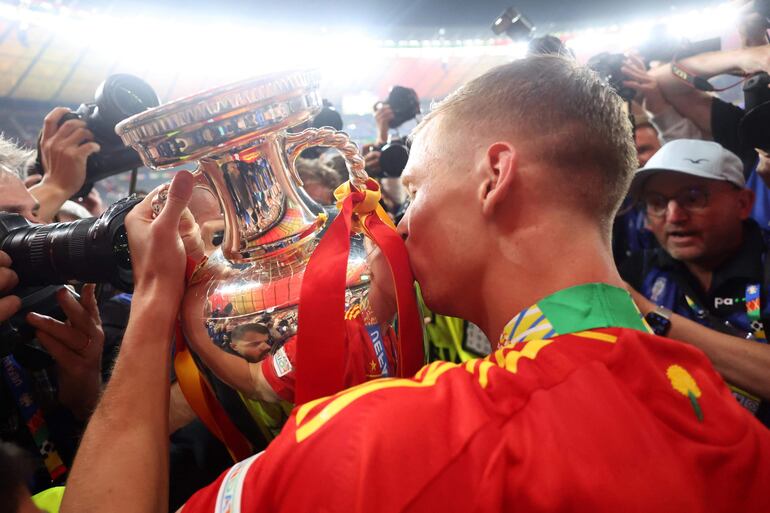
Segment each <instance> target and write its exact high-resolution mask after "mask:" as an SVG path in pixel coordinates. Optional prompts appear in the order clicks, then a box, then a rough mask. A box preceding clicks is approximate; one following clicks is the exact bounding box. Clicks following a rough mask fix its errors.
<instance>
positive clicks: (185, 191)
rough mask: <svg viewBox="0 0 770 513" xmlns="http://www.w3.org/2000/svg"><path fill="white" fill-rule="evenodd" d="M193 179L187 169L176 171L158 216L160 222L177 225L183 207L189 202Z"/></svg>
mask: <svg viewBox="0 0 770 513" xmlns="http://www.w3.org/2000/svg"><path fill="white" fill-rule="evenodd" d="M194 181H195V179H194V178H193V175H192V174H190V172H189V171H178V172H177V174H176V175H174V179H173V180H172V181H171V187H170V188H169V190H168V198H167V199H166V204H165V205H163V210H162V211H161V213H160V215H159V216H158V220H159V221H161V222H162V223H164V224H165V223H169V224H171V225H173V226H174V227H176V226H178V225H179V220H180V219H181V218H182V213H183V212H184V209H185V208H187V204H188V203H189V202H190V198H191V197H192V191H193V183H194Z"/></svg>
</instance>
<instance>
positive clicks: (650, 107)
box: [623, 55, 702, 144]
mask: <svg viewBox="0 0 770 513" xmlns="http://www.w3.org/2000/svg"><path fill="white" fill-rule="evenodd" d="M623 73H624V74H625V76H626V80H624V81H623V85H625V86H626V87H631V88H633V89H634V90H635V91H636V92H637V98H636V101H638V102H639V103H640V104H641V105H642V108H643V109H644V110H645V112H647V115H648V117H649V120H650V123H651V124H652V126H653V127H655V130H656V131H657V132H658V139H659V140H660V143H661V144H666V143H667V142H669V141H673V140H674V139H700V138H701V137H702V134H701V132H700V130H699V129H698V127H697V126H695V124H694V123H693V122H692V121H690V120H689V119H687V118H686V117H684V116H682V115H681V114H680V113H679V112H677V110H676V109H675V108H674V107H672V106H671V104H670V103H668V102H667V101H666V99H665V98H664V97H663V93H661V91H660V87H658V81H657V80H655V77H653V76H652V75H651V74H650V73H649V72H648V71H647V69H646V68H645V66H644V62H642V60H641V58H639V57H637V56H636V55H629V56H628V57H627V58H626V63H625V65H624V66H623Z"/></svg>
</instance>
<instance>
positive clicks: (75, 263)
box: [0, 196, 141, 292]
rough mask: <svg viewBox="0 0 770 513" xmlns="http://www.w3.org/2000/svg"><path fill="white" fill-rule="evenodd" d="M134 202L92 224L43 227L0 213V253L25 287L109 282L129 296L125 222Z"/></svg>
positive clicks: (123, 203)
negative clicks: (71, 281) (5, 254)
mask: <svg viewBox="0 0 770 513" xmlns="http://www.w3.org/2000/svg"><path fill="white" fill-rule="evenodd" d="M139 201H141V200H140V199H139V198H137V197H136V196H130V197H128V198H124V199H122V200H120V201H118V202H117V203H115V204H113V205H111V206H110V207H109V208H108V209H107V210H106V211H105V212H104V213H103V214H102V215H101V216H99V217H97V218H89V219H80V220H78V221H72V222H69V223H52V224H44V225H33V224H31V223H30V222H29V221H27V220H26V219H25V218H24V217H22V216H20V215H18V214H11V213H7V212H0V250H2V251H5V252H6V253H8V255H9V256H10V257H11V260H13V265H12V268H13V270H14V271H15V272H16V274H17V275H18V277H19V283H20V284H22V285H23V286H24V287H31V286H43V285H55V284H62V283H66V282H68V281H70V280H78V281H82V282H94V283H105V282H109V283H111V284H112V285H114V286H115V287H116V288H118V289H121V290H125V291H129V292H130V291H131V290H132V289H133V274H132V271H131V259H130V253H129V249H128V236H127V234H126V228H125V224H124V221H125V218H126V215H127V214H128V212H129V211H130V210H131V209H132V208H133V207H134V205H136V204H137V203H139Z"/></svg>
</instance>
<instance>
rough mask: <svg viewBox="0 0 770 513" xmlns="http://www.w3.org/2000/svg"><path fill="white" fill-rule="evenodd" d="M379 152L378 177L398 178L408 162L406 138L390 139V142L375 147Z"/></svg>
mask: <svg viewBox="0 0 770 513" xmlns="http://www.w3.org/2000/svg"><path fill="white" fill-rule="evenodd" d="M374 149H375V150H377V151H379V152H380V176H382V177H384V178H398V177H399V176H401V173H402V172H403V171H404V168H405V167H406V162H407V160H409V144H408V141H407V139H406V138H401V137H399V138H397V139H392V140H391V141H390V142H388V143H386V144H383V145H381V146H379V147H375V148H374Z"/></svg>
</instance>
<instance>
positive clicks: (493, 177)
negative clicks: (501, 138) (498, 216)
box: [477, 142, 518, 216]
mask: <svg viewBox="0 0 770 513" xmlns="http://www.w3.org/2000/svg"><path fill="white" fill-rule="evenodd" d="M517 168H518V158H517V155H516V150H515V149H514V147H513V146H512V145H511V144H510V143H507V142H495V143H493V144H491V145H490V146H489V147H488V148H487V151H486V152H485V153H484V156H483V158H482V159H481V161H480V162H479V166H478V169H477V171H478V172H479V173H480V174H481V181H480V185H479V189H478V197H479V200H480V201H481V205H482V213H483V214H484V215H485V216H490V215H492V213H493V212H494V211H495V209H496V208H497V206H498V205H499V204H501V203H502V202H503V201H505V199H506V198H507V197H508V193H509V191H510V188H511V187H512V185H513V181H514V180H513V178H514V175H515V173H516V171H517Z"/></svg>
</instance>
